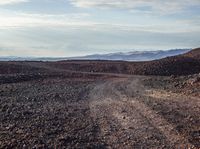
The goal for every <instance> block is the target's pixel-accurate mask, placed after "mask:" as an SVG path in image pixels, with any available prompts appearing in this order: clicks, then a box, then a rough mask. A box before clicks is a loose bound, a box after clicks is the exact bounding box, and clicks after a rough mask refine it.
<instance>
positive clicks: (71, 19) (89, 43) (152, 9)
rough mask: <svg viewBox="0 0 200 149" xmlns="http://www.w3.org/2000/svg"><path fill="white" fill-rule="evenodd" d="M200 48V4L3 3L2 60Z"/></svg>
mask: <svg viewBox="0 0 200 149" xmlns="http://www.w3.org/2000/svg"><path fill="white" fill-rule="evenodd" d="M199 46H200V0H173V1H171V0H165V1H163V0H0V56H56V57H57V56H80V55H87V54H94V53H113V52H128V51H134V50H162V49H163V50H165V49H174V48H195V47H199Z"/></svg>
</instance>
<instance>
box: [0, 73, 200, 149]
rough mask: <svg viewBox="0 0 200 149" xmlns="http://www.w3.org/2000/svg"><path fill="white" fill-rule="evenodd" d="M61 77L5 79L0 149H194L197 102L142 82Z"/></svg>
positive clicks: (0, 94)
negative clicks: (183, 148) (180, 148)
mask: <svg viewBox="0 0 200 149" xmlns="http://www.w3.org/2000/svg"><path fill="white" fill-rule="evenodd" d="M59 73H60V72H59ZM62 73H63V74H62ZM62 73H61V74H62V75H61V76H62V77H60V74H59V75H55V76H54V75H52V76H50V77H49V75H50V74H48V75H42V74H40V75H41V77H39V78H37V77H36V78H35V77H32V78H31V77H26V78H25V79H23V78H22V79H20V78H19V76H18V75H16V76H14V77H15V79H16V81H15V80H14V79H13V76H9V75H6V79H7V80H8V81H5V79H4V81H2V82H1V84H0V148H24V149H29V148H34V149H43V148H45V149H46V148H50V149H54V148H59V149H60V148H63V149H64V148H70V149H71V148H75V149H76V148H101V149H104V148H105V149H107V148H108V149H109V148H116V149H118V148H120V149H129V148H130V149H133V148H136V149H138V148H139V149H140V148H145V149H146V148H159V149H160V148H162V149H165V148H167V149H168V148H178V147H185V148H189V147H191V148H195V147H196V148H200V99H199V98H195V97H189V96H186V95H181V94H176V93H169V92H166V91H165V90H161V89H160V90H158V89H154V88H152V87H151V86H149V85H148V86H147V85H144V84H145V83H144V82H145V81H146V79H148V78H149V77H145V76H128V75H116V76H115V77H113V76H114V75H113V74H110V76H109V77H103V78H101V75H102V74H101V75H99V74H98V75H99V77H98V78H95V77H96V75H97V74H95V75H94V74H92V73H91V75H94V76H93V77H89V78H87V77H88V76H89V75H88V76H86V75H84V76H81V75H77V78H76V77H75V76H74V77H72V78H69V76H70V75H67V74H65V73H66V72H62ZM64 74H65V75H64ZM89 74H90V73H89ZM104 75H105V76H106V75H107V74H103V76H104ZM80 76H81V77H80ZM152 79H153V78H152ZM13 80H14V81H13ZM152 82H154V81H152ZM157 82H158V81H157Z"/></svg>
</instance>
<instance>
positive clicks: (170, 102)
mask: <svg viewBox="0 0 200 149" xmlns="http://www.w3.org/2000/svg"><path fill="white" fill-rule="evenodd" d="M143 79H144V77H139V76H135V77H132V78H125V79H113V80H110V81H107V82H104V83H101V84H99V85H97V86H96V87H95V88H94V89H93V90H92V91H91V93H90V111H91V116H92V117H93V119H94V121H95V122H96V125H97V127H98V132H97V134H98V135H97V137H98V138H100V139H101V141H103V142H104V143H105V144H106V145H107V147H108V148H142V147H143V148H156V147H159V148H170V147H173V148H174V147H180V146H182V147H183V146H184V147H186V146H188V147H189V146H190V147H193V146H194V145H195V146H196V147H197V146H198V147H199V145H200V144H199V138H195V137H194V135H193V133H194V132H196V133H197V132H198V131H197V130H199V126H200V123H199V119H200V117H199V115H200V104H199V102H200V100H199V99H194V98H189V97H187V98H186V97H184V96H182V95H176V97H174V96H175V95H170V94H169V93H168V94H167V96H166V95H165V96H164V94H163V95H161V96H156V95H155V92H158V91H155V90H149V89H148V88H146V87H144V86H143V85H142V81H141V80H143ZM151 103H152V104H153V105H151ZM161 106H163V107H165V108H170V111H168V112H167V111H165V112H166V113H165V114H164V113H162V112H163V111H162V110H165V109H159V107H161ZM181 112H182V115H184V116H183V117H181V119H180V117H179V115H177V113H179V114H180V113H181ZM188 117H193V119H195V120H197V121H195V122H194V123H193V122H192V121H188ZM191 119H192V118H191ZM173 121H176V122H175V123H173ZM186 121H187V123H185V124H184V122H186ZM180 125H181V126H182V127H183V129H185V130H184V131H183V132H181V131H180V130H178V127H179V126H180ZM195 129H196V131H195ZM198 135H199V134H198ZM196 137H197V136H196ZM195 139H198V140H195Z"/></svg>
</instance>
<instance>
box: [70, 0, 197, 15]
mask: <svg viewBox="0 0 200 149" xmlns="http://www.w3.org/2000/svg"><path fill="white" fill-rule="evenodd" d="M70 2H71V4H72V5H73V6H75V7H81V8H107V9H128V10H134V9H137V10H138V9H140V8H142V10H141V11H146V10H145V7H146V8H148V9H150V10H149V11H157V12H161V13H176V12H179V11H182V10H184V9H187V8H188V7H190V6H196V5H199V6H200V1H199V0H173V1H171V0H165V1H163V0H117V1H116V0H70Z"/></svg>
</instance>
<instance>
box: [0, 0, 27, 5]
mask: <svg viewBox="0 0 200 149" xmlns="http://www.w3.org/2000/svg"><path fill="white" fill-rule="evenodd" d="M28 1H29V0H0V5H11V4H16V3H24V2H28Z"/></svg>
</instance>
